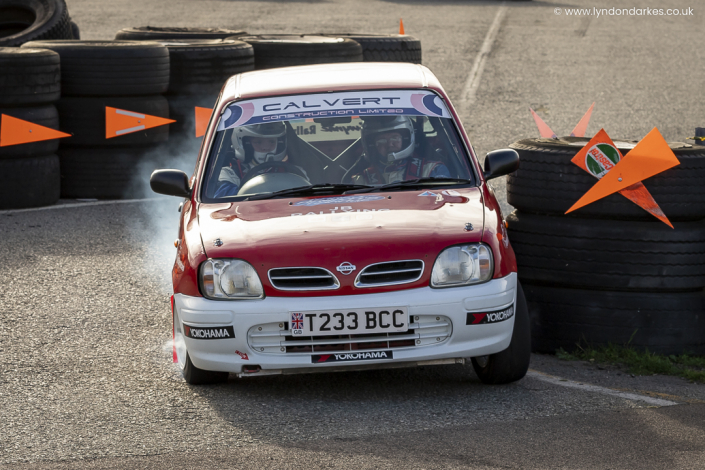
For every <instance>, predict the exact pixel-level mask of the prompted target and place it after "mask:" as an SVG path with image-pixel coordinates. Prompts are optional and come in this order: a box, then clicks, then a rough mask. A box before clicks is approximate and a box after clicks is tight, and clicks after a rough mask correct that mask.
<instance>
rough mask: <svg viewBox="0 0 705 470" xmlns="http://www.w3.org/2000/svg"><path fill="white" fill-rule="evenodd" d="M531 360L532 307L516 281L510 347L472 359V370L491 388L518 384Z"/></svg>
mask: <svg viewBox="0 0 705 470" xmlns="http://www.w3.org/2000/svg"><path fill="white" fill-rule="evenodd" d="M530 360H531V330H530V323H529V308H528V306H527V303H526V298H525V297H524V290H523V289H522V288H521V284H519V283H518V282H517V301H516V309H515V315H514V330H513V331H512V340H511V343H509V347H508V348H507V349H505V350H504V351H501V352H498V353H496V354H490V355H489V356H482V357H479V358H478V357H473V358H472V367H473V369H475V373H476V374H477V376H478V377H479V378H480V380H481V381H482V382H483V383H486V384H490V385H499V384H507V383H510V382H516V381H517V380H519V379H521V378H523V377H524V376H525V375H526V371H527V370H529V362H530Z"/></svg>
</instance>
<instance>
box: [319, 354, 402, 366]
mask: <svg viewBox="0 0 705 470" xmlns="http://www.w3.org/2000/svg"><path fill="white" fill-rule="evenodd" d="M375 359H394V353H393V352H392V351H370V352H347V353H338V354H317V355H313V356H311V362H312V363H314V364H321V363H324V362H348V361H369V360H375Z"/></svg>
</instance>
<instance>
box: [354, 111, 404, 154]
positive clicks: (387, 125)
mask: <svg viewBox="0 0 705 470" xmlns="http://www.w3.org/2000/svg"><path fill="white" fill-rule="evenodd" d="M390 132H398V133H399V134H400V135H401V147H400V148H399V150H397V151H395V152H388V153H386V155H384V154H383V153H382V151H380V149H384V148H385V146H384V143H385V142H384V141H385V139H384V134H387V133H390ZM379 144H382V145H379ZM362 145H363V147H364V148H365V153H366V154H367V155H368V156H369V157H371V158H376V159H377V160H379V161H380V162H382V163H385V164H389V163H394V162H395V161H399V160H403V159H404V158H407V157H409V156H411V154H412V153H414V148H415V146H416V140H415V138H414V125H413V123H412V122H411V118H410V117H408V116H373V117H368V118H367V119H365V120H364V122H363V124H362Z"/></svg>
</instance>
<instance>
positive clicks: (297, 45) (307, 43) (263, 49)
mask: <svg viewBox="0 0 705 470" xmlns="http://www.w3.org/2000/svg"><path fill="white" fill-rule="evenodd" d="M238 39H240V40H241V41H245V42H247V43H249V44H251V45H252V47H253V48H254V52H255V70H265V69H271V68H276V67H289V66H295V65H312V64H330V63H340V62H362V61H363V54H362V46H360V44H358V43H357V42H355V41H353V40H352V39H350V38H342V37H338V36H336V37H330V36H319V35H306V34H301V35H294V34H261V35H256V36H240V37H238Z"/></svg>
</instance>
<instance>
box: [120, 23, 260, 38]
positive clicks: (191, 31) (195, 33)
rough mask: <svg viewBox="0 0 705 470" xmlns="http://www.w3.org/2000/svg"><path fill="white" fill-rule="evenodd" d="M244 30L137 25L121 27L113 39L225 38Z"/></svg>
mask: <svg viewBox="0 0 705 470" xmlns="http://www.w3.org/2000/svg"><path fill="white" fill-rule="evenodd" d="M245 34H247V33H245V31H237V30H234V29H220V28H174V27H161V28H160V27H156V26H138V27H136V28H123V29H121V30H120V31H118V32H117V34H116V35H115V39H120V40H123V41H167V40H168V41H173V40H175V39H226V38H230V37H233V36H243V35H245Z"/></svg>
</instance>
